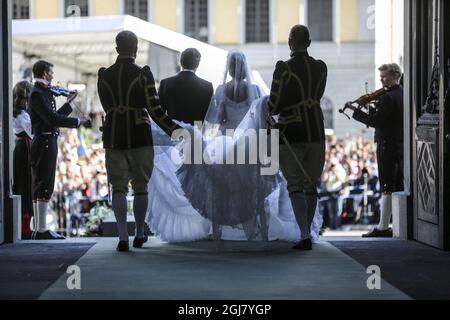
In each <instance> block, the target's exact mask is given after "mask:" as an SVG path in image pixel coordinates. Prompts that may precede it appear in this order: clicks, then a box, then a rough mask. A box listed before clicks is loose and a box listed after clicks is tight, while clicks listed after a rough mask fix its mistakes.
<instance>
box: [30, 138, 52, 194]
mask: <svg viewBox="0 0 450 320" xmlns="http://www.w3.org/2000/svg"><path fill="white" fill-rule="evenodd" d="M57 156H58V136H57V135H45V136H44V135H35V136H34V138H33V142H32V144H31V168H32V172H33V178H34V185H33V200H34V201H36V200H43V201H49V200H50V198H51V197H52V194H53V189H54V187H55V173H56V158H57Z"/></svg>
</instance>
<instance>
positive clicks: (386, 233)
mask: <svg viewBox="0 0 450 320" xmlns="http://www.w3.org/2000/svg"><path fill="white" fill-rule="evenodd" d="M362 237H363V238H392V229H391V228H387V229H386V230H378V229H377V228H373V230H372V231H370V232H367V233H365V234H363V235H362Z"/></svg>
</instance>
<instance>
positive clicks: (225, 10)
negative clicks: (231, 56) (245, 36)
mask: <svg viewBox="0 0 450 320" xmlns="http://www.w3.org/2000/svg"><path fill="white" fill-rule="evenodd" d="M239 3H240V0H215V1H214V2H213V10H214V11H213V12H214V13H213V19H212V20H213V24H214V30H213V35H212V37H213V39H212V42H213V43H217V44H236V43H239V42H240V25H241V22H240V16H239V13H238V10H239Z"/></svg>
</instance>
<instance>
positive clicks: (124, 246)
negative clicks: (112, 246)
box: [117, 240, 130, 252]
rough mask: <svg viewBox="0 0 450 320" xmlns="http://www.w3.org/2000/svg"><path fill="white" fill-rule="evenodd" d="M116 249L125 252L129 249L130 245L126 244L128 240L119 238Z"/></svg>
mask: <svg viewBox="0 0 450 320" xmlns="http://www.w3.org/2000/svg"><path fill="white" fill-rule="evenodd" d="M117 251H119V252H127V251H130V247H129V246H128V241H125V240H120V241H119V244H118V245H117Z"/></svg>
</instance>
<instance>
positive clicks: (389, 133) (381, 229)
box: [346, 63, 403, 237]
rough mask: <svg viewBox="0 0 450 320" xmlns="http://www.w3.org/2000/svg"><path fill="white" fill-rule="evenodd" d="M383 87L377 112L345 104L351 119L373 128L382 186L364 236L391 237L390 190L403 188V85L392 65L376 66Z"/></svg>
mask: <svg viewBox="0 0 450 320" xmlns="http://www.w3.org/2000/svg"><path fill="white" fill-rule="evenodd" d="M378 70H379V71H380V80H381V83H382V85H383V87H384V88H385V94H383V95H381V96H380V97H379V99H378V102H376V103H375V106H376V111H375V112H373V113H370V114H367V113H365V112H363V111H362V110H360V109H358V108H357V107H355V106H353V105H352V104H351V103H350V102H348V103H347V104H346V107H347V108H349V109H352V110H354V113H353V119H355V120H357V121H359V122H362V123H364V124H366V125H367V126H369V127H373V128H375V143H376V144H377V161H378V173H379V179H380V187H381V192H382V196H381V214H380V222H379V224H378V226H377V227H375V228H374V229H373V230H371V231H370V232H368V233H366V234H364V235H363V237H392V229H391V228H389V222H390V219H391V215H392V192H397V191H402V190H403V88H402V87H401V86H400V78H401V76H402V71H401V69H400V67H399V66H398V65H397V64H395V63H391V64H384V65H382V66H381V67H380V68H379V69H378Z"/></svg>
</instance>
